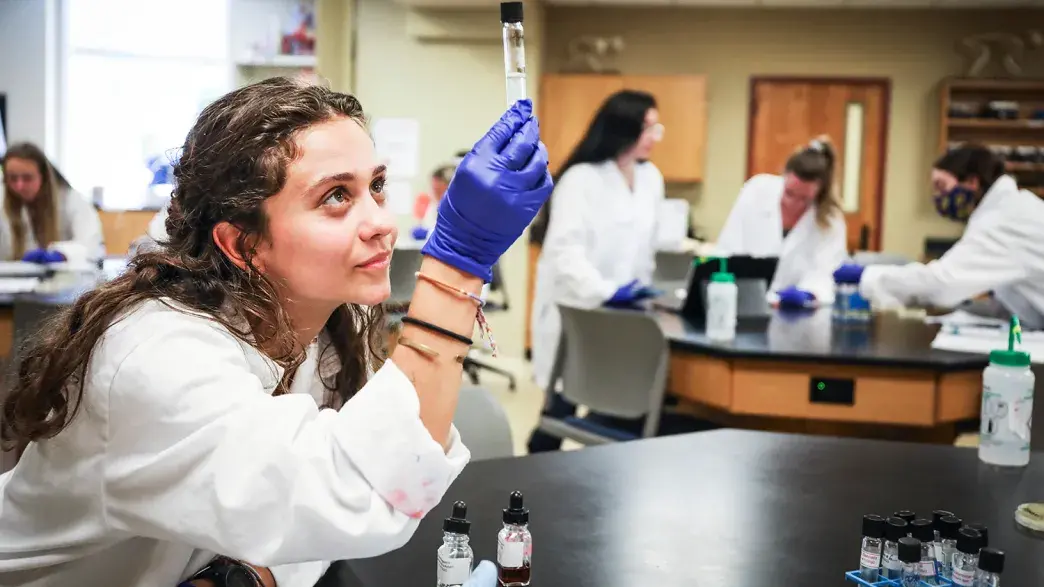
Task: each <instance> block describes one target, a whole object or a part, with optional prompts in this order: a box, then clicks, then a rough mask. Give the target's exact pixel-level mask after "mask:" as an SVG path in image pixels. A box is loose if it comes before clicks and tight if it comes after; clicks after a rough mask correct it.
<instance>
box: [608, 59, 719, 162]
mask: <svg viewBox="0 0 1044 587" xmlns="http://www.w3.org/2000/svg"><path fill="white" fill-rule="evenodd" d="M623 81H624V87H625V88H627V89H629V90H641V91H643V92H648V93H650V94H652V95H653V97H654V98H656V106H657V110H658V111H659V113H660V122H661V123H662V124H663V127H664V135H663V142H661V143H660V144H659V145H656V148H655V149H654V150H653V154H652V158H651V160H652V162H653V163H655V164H656V167H657V168H659V170H660V173H662V174H663V177H664V178H665V179H667V180H668V181H674V182H685V183H693V182H698V181H703V158H704V145H705V144H706V139H707V80H706V77H704V76H702V75H629V76H624V80H623Z"/></svg>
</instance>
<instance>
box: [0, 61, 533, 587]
mask: <svg viewBox="0 0 1044 587" xmlns="http://www.w3.org/2000/svg"><path fill="white" fill-rule="evenodd" d="M365 120H366V118H365V116H364V114H363V111H362V109H361V107H360V105H359V103H358V102H357V101H356V100H355V98H353V97H351V96H348V95H345V94H340V93H336V92H333V91H331V90H329V89H327V88H324V87H320V86H309V85H305V83H304V82H302V81H294V80H290V79H287V78H271V79H268V80H265V81H263V82H259V83H257V84H254V85H250V86H246V87H243V88H240V89H238V90H235V91H233V92H231V93H229V94H227V95H225V96H224V97H222V98H219V99H218V100H217V101H216V102H214V103H213V104H211V105H210V106H208V107H207V108H206V109H204V110H203V112H202V113H201V114H200V116H199V119H198V120H197V122H196V124H195V126H194V127H193V129H192V130H191V131H190V132H189V134H188V136H187V138H186V140H185V148H184V152H183V155H182V157H181V158H180V160H179V161H178V163H177V165H178V182H177V186H176V188H175V190H174V194H173V199H172V203H171V205H170V212H169V214H170V218H169V221H168V223H167V226H168V228H169V229H170V230H169V234H168V235H167V238H166V239H165V241H166V242H165V243H164V244H163V245H162V247H161V248H160V249H159V250H158V251H156V252H152V253H147V254H143V255H139V256H138V257H137V258H136V259H135V260H134V262H133V263H132V264H131V267H130V268H129V269H128V270H127V272H126V273H124V274H123V275H122V276H120V277H119V278H117V279H115V280H113V281H111V282H108V283H106V284H104V285H102V286H100V287H99V288H98V289H96V290H94V291H92V292H88V293H86V294H84V295H83V297H81V298H80V300H79V301H77V303H76V304H75V305H74V306H73V307H71V308H70V309H68V310H66V311H65V312H64V313H63V314H62V315H61V316H60V318H59V321H58V322H57V323H56V327H55V328H54V329H53V330H51V331H50V332H48V333H45V334H44V336H43V337H42V339H41V340H40V341H38V342H36V343H35V344H34V345H33V346H32V347H31V348H29V349H28V350H27V353H26V356H25V359H24V363H23V365H22V369H21V372H20V377H19V379H18V380H17V382H16V383H15V385H14V387H13V389H11V390H10V392H9V395H8V397H7V398H6V399H5V401H4V405H3V412H2V413H3V414H4V418H3V421H2V422H0V430H2V434H3V439H4V440H5V441H7V442H8V443H15V444H24V443H28V446H27V447H26V448H25V451H24V453H23V454H22V456H21V461H20V462H19V463H18V464H17V466H16V467H15V468H14V469H13V470H11V471H10V472H8V473H6V474H4V475H3V476H0V544H2V545H3V547H2V548H0V584H3V585H22V586H27V587H43V586H48V587H50V586H58V585H82V586H91V587H101V586H108V585H157V586H164V585H170V586H174V585H179V582H182V581H192V582H191V583H185V584H188V585H196V586H202V585H212V584H215V583H216V584H218V585H224V584H225V582H224V581H223V580H221V581H217V580H215V579H214V577H218V576H225V575H227V574H228V573H236V574H238V575H239V576H247V575H249V577H248V578H247V579H246V582H238V583H234V584H237V585H250V584H253V585H265V586H267V587H271V586H273V585H276V584H278V585H279V587H304V586H311V585H314V584H315V582H316V581H317V580H318V579H319V577H320V575H322V573H323V572H324V570H325V569H326V567H327V566H328V563H324V562H320V561H332V560H337V559H352V558H362V557H371V556H375V555H379V554H382V553H385V552H388V551H390V550H394V549H396V548H399V547H400V546H402V545H403V544H405V543H406V541H408V540H409V539H410V536H411V535H412V534H413V532H414V530H416V528H417V525H418V524H419V523H420V520H421V518H423V517H424V516H425V515H426V514H427V513H428V512H429V511H430V510H431V509H432V508H434V507H435V506H436V505H437V504H438V503H439V501H440V500H441V499H442V497H443V494H444V493H445V491H446V489H447V487H448V486H449V484H450V483H451V482H452V481H453V480H454V479H455V478H456V477H457V475H458V474H459V473H460V471H461V469H462V468H463V467H464V465H465V463H467V461H468V458H469V452H468V450H467V448H465V446H464V445H463V444H462V443H461V438H460V437H459V436H458V434H457V432H456V429H455V428H454V427H453V426H452V424H451V421H452V418H453V414H454V411H455V407H456V404H457V397H458V392H459V389H460V385H461V363H460V360H459V357H461V356H463V355H464V354H466V353H467V351H468V348H469V347H470V344H468V337H470V336H471V333H472V330H473V328H474V324H475V319H476V315H477V308H478V304H477V303H476V302H475V301H474V296H475V295H476V294H477V293H478V292H479V289H480V288H481V286H482V283H483V281H486V280H488V279H489V278H490V275H489V274H490V267H491V266H492V265H493V263H494V262H495V261H496V260H497V258H498V257H499V256H500V255H501V254H502V253H503V252H504V251H505V250H507V248H508V247H509V246H510V245H511V243H512V242H513V241H514V240H516V239H517V238H518V236H519V235H521V234H522V232H523V231H524V230H525V228H526V226H528V224H529V223H530V222H531V221H532V219H533V216H535V215H536V212H537V210H539V208H540V206H541V205H542V204H543V202H544V201H545V200H546V199H547V197H548V195H550V192H551V176H550V174H549V173H548V171H547V151H546V149H544V147H543V145H542V144H541V143H540V141H539V135H538V127H537V122H536V119H535V118H534V117H533V116H532V104H531V103H530V102H528V101H522V102H518V103H517V104H515V105H514V106H513V107H512V108H511V109H509V110H508V111H507V112H506V113H505V114H504V116H503V117H502V118H501V119H500V120H499V121H498V122H497V123H496V124H495V125H494V127H493V128H492V129H491V130H490V131H489V133H487V134H486V136H484V137H483V138H482V139H481V140H479V142H478V143H476V145H475V147H474V149H473V150H472V151H471V153H470V154H469V155H468V157H467V158H465V160H464V162H463V163H462V164H461V171H460V172H459V173H458V178H459V179H458V181H456V182H454V187H453V189H450V190H449V191H448V192H447V193H446V196H445V198H446V201H447V202H448V203H450V204H452V206H446V207H444V211H443V213H442V214H440V216H439V220H438V223H437V224H436V227H435V230H434V233H433V234H432V236H431V238H430V239H428V241H427V243H426V245H425V247H424V249H423V252H424V254H425V255H426V257H425V259H424V261H423V263H422V265H421V272H422V273H423V274H425V275H426V276H427V278H425V279H422V280H420V282H419V283H418V284H417V289H416V292H415V293H414V296H413V299H412V303H411V304H410V317H411V318H412V319H414V321H413V322H410V323H407V324H405V327H404V330H403V332H402V337H403V338H400V339H399V343H398V345H397V347H396V348H395V351H394V353H393V355H392V356H391V357H390V359H388V360H387V361H385V360H384V359H383V358H382V357H381V347H382V341H383V337H384V333H383V330H382V324H383V320H382V318H383V316H382V313H381V305H380V303H381V302H382V301H383V300H385V299H386V298H387V297H388V295H389V288H390V285H389V282H388V263H389V259H390V254H391V249H392V246H393V244H394V242H395V238H396V231H395V222H394V218H393V217H392V215H391V213H390V212H388V211H386V210H385V209H384V207H383V201H384V196H383V193H382V190H383V188H384V174H385V171H384V168H383V166H380V165H378V164H377V160H376V156H375V154H374V146H373V142H372V140H371V139H370V137H369V134H368V133H367V131H366V129H365V126H364V125H365ZM382 363H383V364H382ZM491 567H492V565H491V563H485V564H483V565H482V569H484V570H482V571H481V572H480V573H476V575H473V576H472V580H471V581H469V582H467V583H466V585H469V586H474V587H492V586H493V585H494V583H495V581H496V578H495V574H496V573H495V571H494V572H490V569H491ZM197 573H198V574H197ZM255 574H256V575H259V577H260V578H258V577H256V576H254V575H255ZM241 581H242V580H241ZM229 582H230V583H231V580H230V581H229Z"/></svg>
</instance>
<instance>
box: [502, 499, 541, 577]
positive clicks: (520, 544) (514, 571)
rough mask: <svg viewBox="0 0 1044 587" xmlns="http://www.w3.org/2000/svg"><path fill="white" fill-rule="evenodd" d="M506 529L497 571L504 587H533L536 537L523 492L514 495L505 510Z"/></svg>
mask: <svg viewBox="0 0 1044 587" xmlns="http://www.w3.org/2000/svg"><path fill="white" fill-rule="evenodd" d="M503 520H504V527H503V528H501V530H500V533H499V534H497V569H498V575H499V578H500V585H501V586H502V587H524V586H525V585H529V577H530V572H531V560H532V556H533V535H532V534H530V533H529V510H527V509H526V508H525V506H524V505H523V503H522V493H520V492H518V491H515V492H513V493H512V494H511V497H510V501H509V504H508V508H507V509H506V510H504V518H503Z"/></svg>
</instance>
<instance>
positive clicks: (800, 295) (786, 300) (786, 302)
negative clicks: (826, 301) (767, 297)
mask: <svg viewBox="0 0 1044 587" xmlns="http://www.w3.org/2000/svg"><path fill="white" fill-rule="evenodd" d="M777 294H778V295H779V307H781V308H809V307H812V306H813V305H814V303H815V301H816V296H814V295H812V292H809V291H805V290H803V289H798V288H796V287H794V286H793V285H792V286H790V287H788V288H786V289H783V290H780V291H779V292H777Z"/></svg>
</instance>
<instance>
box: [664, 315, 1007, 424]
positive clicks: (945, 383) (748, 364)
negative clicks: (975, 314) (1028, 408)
mask: <svg viewBox="0 0 1044 587" xmlns="http://www.w3.org/2000/svg"><path fill="white" fill-rule="evenodd" d="M657 319H658V321H659V323H660V325H661V328H662V329H663V331H664V334H665V335H666V337H667V339H668V340H669V342H670V348H671V360H670V378H669V382H668V390H669V391H670V393H672V394H673V395H675V396H677V397H678V398H679V400H680V401H681V403H682V404H683V410H684V411H688V412H690V413H693V414H696V415H699V416H701V417H704V418H707V419H709V420H712V421H715V422H718V423H720V424H723V425H726V426H731V427H739V428H753V429H762V430H776V431H788V432H806V433H812V434H830V435H837V436H859V437H870V438H893V439H904V440H915V441H922V442H946V443H949V442H952V441H953V440H954V438H955V436H956V430H957V424H958V423H960V422H968V421H974V420H976V419H977V418H978V416H979V410H980V397H981V390H982V370H983V369H984V368H985V367H986V364H987V359H986V357H985V356H983V355H974V354H966V353H957V352H950V351H942V350H936V349H933V348H931V342H932V339H933V338H934V337H935V333H936V331H937V330H938V326H931V325H926V324H924V323H923V322H922V321H921V320H912V319H903V318H900V317H898V316H896V315H894V314H880V315H876V316H874V319H873V321H872V322H871V323H869V324H865V325H847V324H844V325H842V324H835V323H834V322H833V320H832V319H831V315H830V310H828V309H824V310H819V311H812V312H807V311H806V312H800V313H782V312H777V313H775V314H773V315H772V316H771V317H770V318H767V319H757V320H751V321H745V320H741V321H740V326H739V328H738V329H737V330H738V332H737V336H736V339H735V340H734V341H733V342H730V343H717V342H713V341H711V340H709V339H708V338H707V336H706V334H705V333H704V332H703V330H702V329H701V328H697V327H695V326H693V325H692V324H690V323H688V322H687V321H686V320H685V319H684V318H682V317H681V316H680V315H678V314H674V313H668V312H663V311H660V312H658V313H657Z"/></svg>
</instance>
